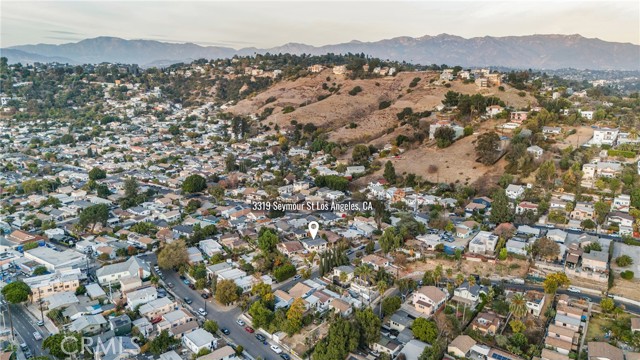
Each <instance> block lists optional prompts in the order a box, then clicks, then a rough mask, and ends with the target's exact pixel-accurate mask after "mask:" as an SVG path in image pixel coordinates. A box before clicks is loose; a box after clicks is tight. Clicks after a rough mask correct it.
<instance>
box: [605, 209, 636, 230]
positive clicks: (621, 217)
mask: <svg viewBox="0 0 640 360" xmlns="http://www.w3.org/2000/svg"><path fill="white" fill-rule="evenodd" d="M607 222H608V223H609V225H612V224H618V226H620V227H622V226H626V227H632V226H633V222H634V218H633V216H631V215H629V214H627V213H623V212H621V211H613V212H610V213H609V215H608V216H607Z"/></svg>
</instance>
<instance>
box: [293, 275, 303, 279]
mask: <svg viewBox="0 0 640 360" xmlns="http://www.w3.org/2000/svg"><path fill="white" fill-rule="evenodd" d="M301 277H302V276H300V274H297V275H296V276H294V277H293V280H299V279H300V278H301Z"/></svg>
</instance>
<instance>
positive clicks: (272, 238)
mask: <svg viewBox="0 0 640 360" xmlns="http://www.w3.org/2000/svg"><path fill="white" fill-rule="evenodd" d="M263 229H264V230H261V231H260V235H259V236H258V247H259V248H260V250H262V252H263V253H265V254H267V253H270V252H273V251H274V250H275V248H276V245H277V244H278V242H280V240H279V239H278V235H276V233H275V232H274V231H273V230H271V229H268V228H263Z"/></svg>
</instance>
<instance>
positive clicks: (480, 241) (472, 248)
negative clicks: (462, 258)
mask: <svg viewBox="0 0 640 360" xmlns="http://www.w3.org/2000/svg"><path fill="white" fill-rule="evenodd" d="M498 239H499V238H498V236H497V235H494V234H492V233H490V232H488V231H480V232H478V234H476V236H475V237H474V238H473V240H471V242H469V252H472V253H474V254H482V255H484V254H493V252H494V250H495V248H496V245H497V244H498Z"/></svg>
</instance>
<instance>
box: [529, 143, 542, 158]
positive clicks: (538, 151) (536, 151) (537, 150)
mask: <svg viewBox="0 0 640 360" xmlns="http://www.w3.org/2000/svg"><path fill="white" fill-rule="evenodd" d="M527 152H528V153H529V154H531V155H533V157H534V158H535V159H540V158H541V157H542V154H543V153H544V150H542V148H541V147H540V146H538V145H533V146H529V147H528V148H527Z"/></svg>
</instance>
